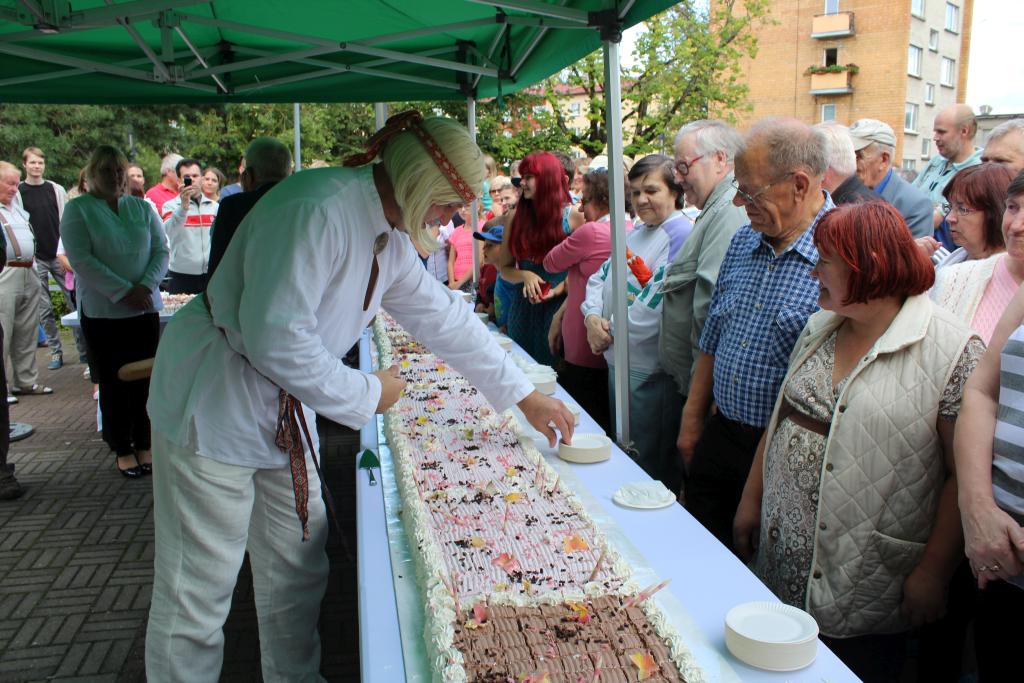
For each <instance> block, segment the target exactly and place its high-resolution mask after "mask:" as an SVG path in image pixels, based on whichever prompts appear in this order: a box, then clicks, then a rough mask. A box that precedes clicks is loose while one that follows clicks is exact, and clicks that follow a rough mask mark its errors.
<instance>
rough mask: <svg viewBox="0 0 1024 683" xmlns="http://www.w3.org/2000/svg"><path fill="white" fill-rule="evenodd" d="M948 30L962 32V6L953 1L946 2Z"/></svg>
mask: <svg viewBox="0 0 1024 683" xmlns="http://www.w3.org/2000/svg"><path fill="white" fill-rule="evenodd" d="M946 30H947V31H949V32H950V33H959V32H960V8H959V7H957V6H956V5H954V4H953V3H951V2H947V3H946Z"/></svg>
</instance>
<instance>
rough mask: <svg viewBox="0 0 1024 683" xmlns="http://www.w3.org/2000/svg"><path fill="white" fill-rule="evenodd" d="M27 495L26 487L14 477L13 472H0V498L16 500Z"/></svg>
mask: <svg viewBox="0 0 1024 683" xmlns="http://www.w3.org/2000/svg"><path fill="white" fill-rule="evenodd" d="M23 495H25V489H24V488H23V487H22V485H21V484H19V483H18V480H17V479H15V478H14V473H13V472H0V500H14V499H15V498H21V497H22V496H23Z"/></svg>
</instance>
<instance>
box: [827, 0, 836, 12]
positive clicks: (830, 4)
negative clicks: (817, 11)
mask: <svg viewBox="0 0 1024 683" xmlns="http://www.w3.org/2000/svg"><path fill="white" fill-rule="evenodd" d="M838 13H839V0H825V14H838Z"/></svg>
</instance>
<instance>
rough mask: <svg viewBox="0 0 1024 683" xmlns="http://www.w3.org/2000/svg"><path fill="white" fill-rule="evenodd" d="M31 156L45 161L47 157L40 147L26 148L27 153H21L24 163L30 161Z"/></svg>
mask: <svg viewBox="0 0 1024 683" xmlns="http://www.w3.org/2000/svg"><path fill="white" fill-rule="evenodd" d="M30 155H32V156H37V157H39V158H40V159H43V160H45V159H46V155H45V154H43V150H41V149H39V148H38V147H26V148H25V151H24V152H22V153H21V160H22V161H23V162H24V161H28V158H29V156H30Z"/></svg>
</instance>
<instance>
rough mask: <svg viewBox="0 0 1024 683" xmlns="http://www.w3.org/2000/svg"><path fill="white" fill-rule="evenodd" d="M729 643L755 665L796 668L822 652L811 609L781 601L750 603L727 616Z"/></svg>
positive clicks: (804, 664)
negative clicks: (808, 610)
mask: <svg viewBox="0 0 1024 683" xmlns="http://www.w3.org/2000/svg"><path fill="white" fill-rule="evenodd" d="M725 644H726V647H728V648H729V652H731V653H732V654H733V656H735V657H736V658H737V659H739V660H740V661H742V662H746V663H747V664H749V665H751V666H754V667H757V668H759V669H765V670H767V671H796V670H797V669H802V668H804V667H806V666H809V665H810V664H811V663H812V662H813V661H814V658H815V657H816V656H817V654H818V624H817V622H816V621H814V617H812V616H811V615H810V614H808V613H807V612H804V611H803V610H801V609H797V608H796V607H792V606H790V605H785V604H783V603H781V602H760V601H759V602H747V603H744V604H742V605H737V606H736V607H733V608H732V609H731V610H729V613H728V614H726V615H725Z"/></svg>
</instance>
